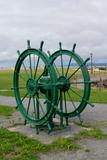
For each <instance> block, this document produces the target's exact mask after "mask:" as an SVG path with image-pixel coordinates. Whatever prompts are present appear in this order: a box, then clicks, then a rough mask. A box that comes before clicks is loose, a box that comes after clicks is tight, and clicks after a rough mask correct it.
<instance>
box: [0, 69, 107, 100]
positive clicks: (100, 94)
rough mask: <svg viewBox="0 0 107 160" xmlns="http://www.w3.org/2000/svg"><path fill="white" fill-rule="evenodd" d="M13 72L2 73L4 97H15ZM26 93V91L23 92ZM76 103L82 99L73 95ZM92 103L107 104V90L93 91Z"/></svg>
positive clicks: (5, 71) (1, 83)
mask: <svg viewBox="0 0 107 160" xmlns="http://www.w3.org/2000/svg"><path fill="white" fill-rule="evenodd" d="M13 72H14V71H13V70H2V71H0V95H4V96H14V92H13V90H11V88H12V87H13ZM23 92H24V91H23ZM78 93H79V94H80V95H81V91H80V90H78ZM71 94H72V97H73V100H74V101H79V100H80V101H81V98H79V97H78V96H75V94H73V93H71ZM90 102H93V103H107V89H102V90H99V89H92V90H91V96H90Z"/></svg>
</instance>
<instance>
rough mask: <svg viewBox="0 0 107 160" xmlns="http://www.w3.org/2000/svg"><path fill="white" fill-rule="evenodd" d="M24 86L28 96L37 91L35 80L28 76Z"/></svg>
mask: <svg viewBox="0 0 107 160" xmlns="http://www.w3.org/2000/svg"><path fill="white" fill-rule="evenodd" d="M26 87H27V90H28V93H29V95H30V96H34V95H35V94H36V93H37V89H38V87H37V82H36V80H34V79H32V78H29V79H28V80H27V84H26Z"/></svg>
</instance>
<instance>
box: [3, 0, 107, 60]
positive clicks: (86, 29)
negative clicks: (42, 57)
mask: <svg viewBox="0 0 107 160" xmlns="http://www.w3.org/2000/svg"><path fill="white" fill-rule="evenodd" d="M27 39H30V40H31V45H32V47H35V48H39V45H40V41H41V40H44V41H45V44H44V50H45V51H47V50H50V51H51V52H54V51H56V50H57V49H58V43H59V41H61V42H62V43H63V48H66V49H72V45H73V43H77V47H76V52H77V53H78V54H79V55H80V56H81V57H82V58H86V57H88V56H90V53H93V59H94V61H95V62H96V61H97V62H99V61H101V62H106V63H107V0H1V1H0V61H3V60H16V57H17V54H16V51H17V50H18V49H19V50H20V51H23V50H25V49H26V46H27V45H26V40H27Z"/></svg>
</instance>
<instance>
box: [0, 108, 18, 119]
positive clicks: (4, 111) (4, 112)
mask: <svg viewBox="0 0 107 160" xmlns="http://www.w3.org/2000/svg"><path fill="white" fill-rule="evenodd" d="M15 111H16V109H15V107H10V106H0V116H6V117H9V116H11V115H12V113H14V112H15Z"/></svg>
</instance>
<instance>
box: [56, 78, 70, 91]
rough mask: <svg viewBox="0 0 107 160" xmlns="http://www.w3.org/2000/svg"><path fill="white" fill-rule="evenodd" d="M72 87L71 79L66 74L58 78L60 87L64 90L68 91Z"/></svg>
mask: <svg viewBox="0 0 107 160" xmlns="http://www.w3.org/2000/svg"><path fill="white" fill-rule="evenodd" d="M69 88H70V81H69V79H67V77H65V76H60V77H59V78H58V89H60V90H62V91H64V92H65V91H68V90H69Z"/></svg>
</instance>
